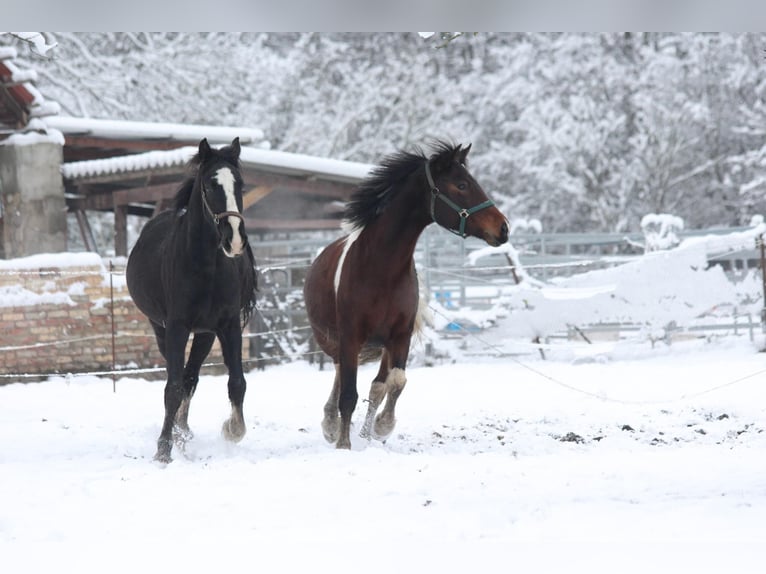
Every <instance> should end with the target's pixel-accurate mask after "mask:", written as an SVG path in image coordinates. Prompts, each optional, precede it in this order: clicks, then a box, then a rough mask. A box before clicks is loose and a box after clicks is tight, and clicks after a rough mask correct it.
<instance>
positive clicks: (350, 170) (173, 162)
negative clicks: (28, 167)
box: [61, 146, 373, 183]
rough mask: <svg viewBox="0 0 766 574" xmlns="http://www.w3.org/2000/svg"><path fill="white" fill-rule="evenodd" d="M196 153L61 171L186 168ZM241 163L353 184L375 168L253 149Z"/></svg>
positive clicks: (69, 175)
mask: <svg viewBox="0 0 766 574" xmlns="http://www.w3.org/2000/svg"><path fill="white" fill-rule="evenodd" d="M196 151H197V148H196V147H192V146H186V147H182V148H178V149H175V150H170V151H151V152H146V153H140V154H135V155H128V156H120V157H114V158H108V159H95V160H87V161H77V162H69V163H66V164H64V165H63V166H62V168H61V172H62V174H63V176H64V177H65V178H66V179H69V180H76V179H86V178H89V177H97V176H101V175H110V174H118V173H129V172H134V171H143V170H149V169H157V168H165V167H174V166H182V165H185V164H186V163H187V162H188V161H189V160H190V159H191V157H192V156H193V155H194V154H195V153H196ZM240 161H241V162H242V165H243V166H244V167H251V168H254V169H260V170H263V171H268V172H272V173H280V174H284V175H295V176H303V177H315V178H319V179H325V180H330V181H340V182H349V183H355V182H358V181H360V180H362V179H364V178H365V177H366V176H367V175H368V173H369V172H370V170H371V169H372V168H373V166H372V165H370V164H365V163H358V162H351V161H342V160H335V159H327V158H319V157H313V156H308V155H303V154H296V153H288V152H283V151H274V150H265V149H257V148H252V147H243V148H242V153H241V155H240Z"/></svg>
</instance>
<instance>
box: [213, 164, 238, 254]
mask: <svg viewBox="0 0 766 574" xmlns="http://www.w3.org/2000/svg"><path fill="white" fill-rule="evenodd" d="M215 180H216V181H217V182H218V184H219V185H220V186H221V187H222V188H223V191H224V193H225V194H226V211H235V212H237V213H239V208H238V207H237V197H236V195H234V184H235V181H236V180H235V179H234V174H233V173H232V172H231V170H230V169H229V168H228V167H222V168H220V169H219V170H218V171H217V172H216V173H215ZM227 219H228V220H229V225H231V231H232V234H231V252H228V251H226V250H225V249H224V250H223V252H224V253H225V254H226V255H228V256H229V257H235V256H237V255H239V254H240V253H242V248H243V246H244V242H243V241H242V236H241V235H240V234H239V222H240V219H239V218H238V217H231V216H229V217H228V218H227Z"/></svg>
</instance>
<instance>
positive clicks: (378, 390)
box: [359, 350, 391, 439]
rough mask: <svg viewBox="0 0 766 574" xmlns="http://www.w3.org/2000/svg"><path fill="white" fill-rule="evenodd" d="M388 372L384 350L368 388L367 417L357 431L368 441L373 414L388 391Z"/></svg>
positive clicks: (386, 356) (388, 366)
mask: <svg viewBox="0 0 766 574" xmlns="http://www.w3.org/2000/svg"><path fill="white" fill-rule="evenodd" d="M390 370H391V365H390V363H389V361H388V353H387V352H386V351H385V350H384V351H383V357H382V358H381V360H380V368H379V369H378V374H377V375H375V379H373V381H372V385H371V386H370V395H369V398H368V399H367V415H366V416H365V418H364V425H363V426H362V430H361V431H359V436H361V437H362V438H367V439H369V438H370V437H371V432H372V423H373V422H374V420H375V413H377V412H378V407H379V406H380V403H381V402H383V399H384V398H385V396H386V391H387V390H388V385H387V381H386V379H387V378H388V374H389V372H390Z"/></svg>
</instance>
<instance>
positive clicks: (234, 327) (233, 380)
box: [218, 316, 247, 442]
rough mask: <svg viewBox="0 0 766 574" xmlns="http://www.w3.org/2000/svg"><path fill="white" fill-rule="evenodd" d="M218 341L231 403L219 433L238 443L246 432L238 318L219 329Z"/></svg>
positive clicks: (240, 335)
mask: <svg viewBox="0 0 766 574" xmlns="http://www.w3.org/2000/svg"><path fill="white" fill-rule="evenodd" d="M218 340H219V341H220V342H221V352H222V353H223V362H224V363H225V364H226V368H227V369H228V370H229V402H231V416H230V417H229V418H228V419H227V420H226V421H224V423H223V427H222V428H221V432H222V433H223V436H224V437H225V438H226V440H229V441H232V442H239V441H240V440H242V437H244V436H245V432H246V430H247V428H246V427H245V415H244V412H243V406H242V405H243V403H244V401H245V391H246V390H247V381H245V375H244V372H243V369H242V330H241V328H240V324H239V316H236V317H234V318H232V319H231V320H230V321H229V322H228V323H226V325H224V326H223V327H222V328H221V329H219V331H218Z"/></svg>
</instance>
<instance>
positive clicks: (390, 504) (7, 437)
mask: <svg viewBox="0 0 766 574" xmlns="http://www.w3.org/2000/svg"><path fill="white" fill-rule="evenodd" d="M760 344H762V342H757V343H756V344H753V343H750V342H749V341H748V340H745V339H743V338H742V339H740V338H736V339H735V338H729V339H726V340H724V341H718V342H713V343H705V342H699V341H697V342H686V343H679V344H674V345H673V346H672V347H656V348H654V349H652V348H651V347H650V346H649V345H648V344H636V345H635V346H634V347H633V348H631V349H625V348H623V349H622V350H621V352H620V353H614V354H611V355H610V354H609V353H602V354H600V355H599V357H598V360H594V361H582V360H579V361H573V360H571V359H566V360H565V359H564V358H559V359H556V353H550V357H553V358H552V359H551V360H548V361H542V360H541V359H540V358H539V357H536V356H535V355H526V356H524V357H523V358H522V359H514V358H502V359H490V358H483V359H477V358H474V359H469V358H462V359H459V360H458V361H457V362H456V363H454V364H442V365H439V366H435V367H430V368H429V367H418V368H411V369H410V370H409V371H408V374H409V384H408V386H407V388H406V390H405V392H404V394H403V395H402V398H401V400H400V402H399V408H398V419H399V422H398V426H397V429H396V430H395V432H394V435H393V436H392V437H391V438H390V439H389V440H388V442H387V443H385V444H381V443H377V442H371V443H368V442H366V441H364V440H362V439H360V438H359V437H358V436H356V434H354V436H352V440H353V441H354V445H353V449H352V451H351V452H347V451H343V452H338V451H336V450H334V449H333V448H331V447H330V446H329V445H327V444H326V443H325V442H324V439H323V438H322V433H321V429H320V425H319V421H320V418H321V413H322V405H323V404H324V401H325V399H326V395H327V394H328V392H329V387H330V384H331V379H332V375H331V373H330V372H328V371H321V372H320V371H318V370H316V368H315V367H311V366H309V365H308V364H306V363H301V362H296V363H293V364H289V365H284V366H279V367H272V368H269V369H267V370H266V371H254V372H251V373H250V374H249V376H248V381H249V389H248V394H247V397H246V400H245V414H246V418H247V424H248V434H247V435H246V437H245V439H244V440H243V442H241V443H240V444H237V445H232V444H228V443H226V442H225V441H224V439H223V438H222V437H221V435H220V426H221V423H222V421H223V420H224V418H225V417H226V416H227V415H228V411H229V407H228V402H227V398H226V385H225V377H220V376H205V377H204V378H203V379H202V380H201V382H200V385H199V388H198V392H197V396H196V397H195V399H194V402H193V403H192V410H191V415H190V422H191V425H192V428H193V430H194V432H195V434H196V436H195V438H194V439H193V440H192V441H191V442H190V443H188V445H187V447H186V450H185V452H180V451H179V450H178V449H177V448H176V449H174V455H175V460H174V462H172V463H171V464H169V465H167V466H163V465H160V464H158V463H155V462H153V461H152V456H153V454H154V450H155V445H156V442H155V441H156V438H157V435H158V434H159V428H160V422H161V419H162V413H163V407H162V394H163V385H164V383H163V382H161V381H155V382H151V381H146V380H139V379H120V380H118V381H117V386H116V392H113V391H112V381H111V380H110V379H100V378H93V377H74V378H71V379H69V380H67V379H51V380H50V381H48V382H45V383H37V384H21V383H16V384H10V385H6V386H2V387H0V564H2V566H1V567H0V569H2V571H3V572H8V573H11V572H13V573H26V572H36V573H37V572H62V573H65V572H77V573H90V572H99V573H102V572H131V573H135V572H158V571H166V570H169V569H171V568H172V569H173V570H174V571H180V572H221V571H226V570H228V569H234V568H235V569H237V570H239V571H243V572H249V571H261V572H270V573H274V572H384V571H386V572H390V571H395V572H438V573H442V572H461V573H464V572H511V571H514V572H525V573H526V572H589V573H593V572H610V573H613V572H621V573H622V572H641V573H648V572H653V573H654V572H673V573H679V572H691V573H694V574H700V573H703V572H715V573H720V572H737V573H745V572H762V571H763V570H762V569H763V565H764V563H766V562H765V559H766V456H765V455H764V453H766V432H764V429H766V356H764V355H763V354H761V353H759V352H758V347H759V346H760ZM565 355H566V354H562V355H561V357H564V356H565ZM373 375H374V367H373V366H367V367H365V368H363V370H362V373H361V376H360V381H361V383H360V395H365V394H366V391H367V389H368V383H367V381H369V380H370V379H371V378H372V376H373ZM363 410H364V404H363V403H361V401H360V404H359V406H358V408H357V411H356V413H355V415H356V418H357V429H358V428H359V426H360V423H359V419H360V418H361V417H362V415H363Z"/></svg>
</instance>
